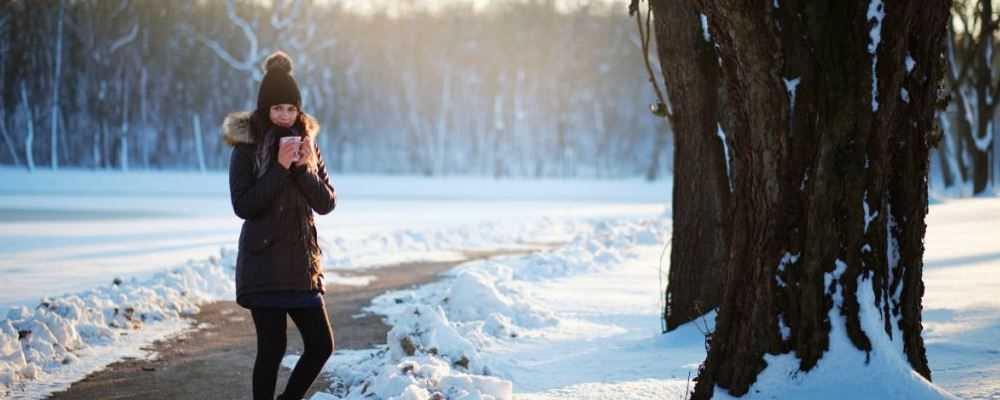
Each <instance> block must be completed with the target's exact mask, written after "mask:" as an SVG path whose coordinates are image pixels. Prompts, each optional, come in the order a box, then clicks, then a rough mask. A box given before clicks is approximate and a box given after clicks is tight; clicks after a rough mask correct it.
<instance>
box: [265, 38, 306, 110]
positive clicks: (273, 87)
mask: <svg viewBox="0 0 1000 400" xmlns="http://www.w3.org/2000/svg"><path fill="white" fill-rule="evenodd" d="M275 104H294V105H295V107H296V108H298V109H300V110H301V109H302V95H301V94H300V93H299V84H298V83H297V82H295V77H294V76H292V59H291V58H290V57H288V54H285V53H284V52H282V51H276V52H274V54H271V55H270V56H268V57H267V60H265V61H264V79H262V80H261V81H260V90H259V91H258V92H257V109H258V110H260V111H268V110H270V109H271V106H273V105H275Z"/></svg>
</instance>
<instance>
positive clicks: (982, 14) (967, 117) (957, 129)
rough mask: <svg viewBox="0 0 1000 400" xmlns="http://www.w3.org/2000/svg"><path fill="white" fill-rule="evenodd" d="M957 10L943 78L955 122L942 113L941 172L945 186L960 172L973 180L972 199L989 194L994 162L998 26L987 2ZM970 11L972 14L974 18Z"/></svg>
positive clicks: (965, 4) (999, 86)
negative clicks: (945, 72) (994, 38)
mask: <svg viewBox="0 0 1000 400" xmlns="http://www.w3.org/2000/svg"><path fill="white" fill-rule="evenodd" d="M953 10H954V15H955V18H951V19H950V20H949V23H948V37H947V40H946V41H945V43H946V45H947V51H946V58H945V59H946V60H947V62H948V72H947V74H946V75H945V76H946V77H947V83H948V88H949V89H950V92H951V98H952V101H953V104H954V109H955V112H954V121H955V122H954V123H952V122H951V121H948V120H945V119H947V118H948V117H947V116H946V115H944V114H942V116H941V118H942V122H944V124H943V125H944V126H945V127H947V129H945V131H944V134H945V135H946V137H944V138H943V139H944V140H943V143H942V146H941V148H942V151H941V153H940V154H941V155H942V168H943V171H942V172H943V174H945V183H946V184H949V183H952V182H954V181H955V177H954V176H953V174H955V173H958V174H959V179H960V180H961V181H962V182H964V181H966V180H967V179H970V180H971V181H972V193H973V194H980V193H983V192H985V191H986V190H987V185H988V184H989V182H990V179H991V177H990V175H991V173H992V172H993V171H992V170H993V168H992V165H991V162H990V161H991V160H990V157H991V156H992V155H993V148H994V147H995V144H994V143H995V140H994V130H995V127H994V125H993V124H992V123H991V122H992V120H993V118H994V117H995V114H996V110H997V100H996V99H997V96H1000V79H998V77H1000V75H998V74H996V73H995V72H994V71H993V64H994V61H995V59H994V58H995V54H996V52H995V50H996V49H995V48H994V47H995V44H994V40H993V37H994V35H995V34H996V31H997V24H998V21H997V19H996V18H995V17H994V16H993V4H992V2H991V1H989V0H975V2H974V3H972V4H971V7H970V4H969V3H968V2H967V1H958V2H956V3H955V5H954V7H953ZM968 10H972V12H971V15H969V14H970V13H969V12H968ZM959 24H960V25H959ZM977 29H978V30H977ZM970 164H971V165H970Z"/></svg>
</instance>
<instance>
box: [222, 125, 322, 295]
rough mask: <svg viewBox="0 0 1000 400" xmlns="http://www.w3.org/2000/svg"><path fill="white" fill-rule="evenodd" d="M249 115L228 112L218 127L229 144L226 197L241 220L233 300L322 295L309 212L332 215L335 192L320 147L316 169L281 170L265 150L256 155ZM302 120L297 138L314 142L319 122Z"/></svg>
mask: <svg viewBox="0 0 1000 400" xmlns="http://www.w3.org/2000/svg"><path fill="white" fill-rule="evenodd" d="M250 117H251V113H250V112H237V113H232V114H229V115H228V116H226V119H225V121H224V122H223V124H222V135H223V140H224V141H225V142H226V143H227V144H229V145H231V146H233V152H232V158H231V159H230V163H229V193H230V198H231V200H232V204H233V211H235V212H236V215H237V216H238V217H240V218H242V219H243V220H244V222H243V228H242V230H241V231H240V239H239V251H238V255H237V257H236V297H237V301H239V298H240V296H242V295H244V294H249V293H260V292H274V291H319V292H324V284H323V270H322V265H321V256H322V251H321V250H320V247H319V242H318V239H317V237H316V227H315V223H314V221H313V211H315V212H317V213H319V214H327V213H329V212H330V211H332V210H333V208H334V206H335V204H336V193H335V192H334V189H333V186H332V185H331V184H330V178H329V176H328V175H327V171H326V165H325V163H324V162H323V158H322V156H321V155H320V153H319V148H318V146H315V141H314V142H313V143H314V147H313V150H314V151H315V153H316V161H317V162H316V168H315V171H312V170H308V169H307V168H305V167H304V166H292V167H291V168H289V169H285V168H283V167H282V166H281V165H280V164H278V161H277V157H269V156H267V154H271V152H270V151H258V150H260V149H258V143H256V142H257V141H256V140H255V138H254V135H253V133H252V132H251V128H250ZM303 121H304V124H303V125H305V126H304V127H302V130H304V132H303V133H302V134H303V135H307V136H310V137H313V138H314V139H315V137H316V134H317V133H318V132H319V124H318V123H317V122H316V120H315V119H314V118H312V117H311V116H309V115H307V114H303ZM268 139H271V138H270V137H268V138H267V139H264V140H261V141H262V142H267V141H269V140H268ZM270 142H271V146H269V147H274V146H276V144H275V143H274V142H275V140H270ZM267 150H270V149H267ZM275 154H276V153H275Z"/></svg>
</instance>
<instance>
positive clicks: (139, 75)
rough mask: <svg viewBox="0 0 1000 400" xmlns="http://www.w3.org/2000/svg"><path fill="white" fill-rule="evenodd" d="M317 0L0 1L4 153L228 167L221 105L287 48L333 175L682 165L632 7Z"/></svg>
mask: <svg viewBox="0 0 1000 400" xmlns="http://www.w3.org/2000/svg"><path fill="white" fill-rule="evenodd" d="M271 3H273V6H272V5H269V4H271ZM320 3H321V4H313V2H312V1H281V0H275V1H273V2H260V1H200V0H171V1H159V0H131V1H130V0H45V1H39V0H23V1H9V0H8V1H3V0H0V75H2V76H3V79H2V81H0V133H2V135H3V137H2V139H3V143H2V144H0V146H2V148H0V164H8V165H19V166H22V167H29V168H59V167H62V166H72V167H85V168H95V169H136V168H139V169H206V170H212V169H215V170H219V169H225V168H226V167H227V164H228V160H229V159H228V157H229V151H228V147H227V146H226V145H224V144H223V143H222V142H221V140H220V137H219V125H220V124H221V121H222V118H223V116H224V115H225V114H226V113H227V112H230V111H237V110H249V109H250V108H251V107H253V105H254V104H255V101H256V90H257V85H258V79H260V76H261V70H260V64H261V62H262V61H263V59H264V57H266V56H267V55H268V54H269V53H270V52H271V51H273V50H275V49H281V50H284V51H286V52H287V53H289V54H290V55H291V56H292V57H293V59H294V61H295V75H296V77H297V79H298V80H299V84H300V86H301V88H302V90H303V95H304V109H305V111H307V112H309V113H311V114H313V115H314V116H316V117H317V118H318V119H319V120H320V122H321V123H322V124H323V126H324V128H323V133H322V136H321V138H320V145H321V146H322V149H323V152H324V155H325V158H326V159H327V162H328V164H329V167H330V168H331V169H332V170H334V171H338V172H372V173H416V174H426V175H449V174H476V175H488V176H545V177H575V176H584V177H623V176H656V175H657V174H659V173H663V172H664V171H666V170H667V165H668V164H669V159H670V157H669V153H670V152H669V151H667V150H668V148H669V146H670V140H669V138H667V137H666V135H667V134H668V133H667V132H668V127H667V126H665V124H664V122H663V121H662V120H660V119H657V118H655V117H653V116H652V115H651V114H650V113H649V111H648V105H649V103H650V102H652V94H651V89H650V87H649V86H648V83H647V82H646V79H647V75H646V73H645V70H644V67H643V66H642V58H641V56H640V55H639V49H638V44H637V42H636V40H637V39H636V36H637V34H636V33H635V32H634V30H635V26H634V22H633V21H632V20H630V19H629V18H628V17H627V16H626V15H625V6H624V2H622V4H617V3H611V4H609V3H607V2H595V3H594V4H591V5H589V6H583V7H578V8H574V9H572V10H570V11H566V10H562V11H560V10H558V9H557V7H556V5H555V4H554V2H553V1H552V0H547V1H532V2H520V1H514V2H497V3H495V4H491V5H490V6H489V7H488V8H487V9H485V10H479V11H474V10H473V9H472V8H471V6H455V7H451V8H447V9H445V10H440V11H438V12H434V13H431V12H428V11H423V12H410V13H407V14H405V15H401V16H395V17H393V16H388V15H385V14H378V13H376V14H374V15H361V14H358V13H355V12H352V11H350V10H347V9H345V8H344V6H342V5H341V4H340V3H338V2H336V1H327V2H320ZM657 135H664V136H662V137H660V140H657Z"/></svg>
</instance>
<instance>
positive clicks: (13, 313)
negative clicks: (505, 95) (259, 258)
mask: <svg viewBox="0 0 1000 400" xmlns="http://www.w3.org/2000/svg"><path fill="white" fill-rule="evenodd" d="M334 182H335V185H336V187H337V189H338V200H339V204H338V208H337V210H336V211H334V213H333V214H331V215H329V216H323V217H319V218H318V224H319V231H320V237H321V240H322V242H323V246H324V250H325V254H326V256H327V259H326V264H327V266H328V268H329V269H331V270H332V271H334V272H336V271H337V270H345V269H354V268H359V267H364V266H371V265H380V264H384V263H392V262H402V261H413V260H420V259H441V258H454V257H457V256H458V255H459V254H458V253H457V251H459V250H465V249H490V248H501V247H504V248H506V247H516V246H525V245H527V244H530V243H532V242H565V243H566V244H565V245H563V246H561V247H559V248H556V249H553V250H549V251H545V252H541V253H535V254H532V255H528V256H522V257H505V258H499V259H493V260H489V261H480V262H473V263H467V264H464V265H462V266H460V267H458V268H456V269H455V270H453V271H452V272H451V273H450V276H449V277H448V278H447V279H444V280H442V281H439V282H436V283H432V284H429V285H425V286H422V287H419V288H416V289H412V290H407V291H399V292H392V293H387V294H385V295H383V296H381V297H379V298H377V299H376V300H375V301H374V302H373V304H372V305H371V307H370V308H369V310H368V311H369V312H371V313H377V314H381V315H384V316H385V319H386V320H387V321H388V322H389V323H390V324H391V326H393V329H392V331H391V332H390V333H389V335H388V337H387V341H388V343H389V345H388V346H386V347H379V348H373V349H369V350H362V351H348V352H337V353H336V354H335V356H334V357H332V358H331V360H330V361H329V363H328V364H327V366H326V370H325V373H326V374H327V375H328V376H329V377H330V378H331V379H332V381H333V382H335V383H334V385H333V386H331V387H330V388H328V389H327V391H326V393H321V394H318V395H316V396H314V397H313V398H314V399H360V398H366V397H365V396H366V395H367V394H370V393H374V394H376V395H377V396H378V397H379V398H384V399H400V400H403V399H431V398H434V397H433V395H434V393H435V392H440V393H441V394H443V395H445V396H446V397H447V398H449V399H476V398H479V399H488V398H494V399H509V398H520V399H528V400H543V399H544V400H549V399H608V398H614V399H651V398H668V399H674V398H682V397H683V395H684V393H685V392H686V391H687V390H688V389H689V388H690V387H691V386H692V385H693V384H692V383H690V382H689V378H692V377H693V376H694V375H695V374H696V370H697V367H698V364H699V363H700V362H701V361H702V360H703V359H704V355H705V352H704V336H703V333H704V332H706V331H708V330H710V329H712V324H713V318H714V317H713V316H708V317H706V318H705V319H703V320H699V321H697V323H692V324H689V325H687V326H684V327H681V328H680V329H678V330H677V331H675V332H672V333H670V334H666V335H663V334H661V333H660V329H661V326H660V320H659V315H660V309H661V290H662V287H663V285H665V283H666V282H665V278H666V272H667V268H669V266H668V265H667V264H666V260H663V263H662V265H661V257H662V256H663V255H664V254H665V253H664V248H663V243H665V241H666V240H667V238H668V237H669V234H670V228H671V227H670V220H669V212H667V213H664V211H665V210H666V207H665V205H666V204H669V190H670V188H669V183H659V184H646V183H643V182H641V181H625V182H620V181H618V182H614V181H571V182H564V181H531V180H500V181H497V180H491V179H478V178H448V179H426V178H413V177H402V178H400V177H380V176H349V177H338V178H335V181H334ZM666 211H669V210H666ZM997 220H1000V199H997V198H981V199H972V200H954V201H945V202H941V203H936V204H935V205H933V206H932V207H931V208H930V214H929V216H928V231H927V237H926V249H927V253H926V264H927V266H926V268H925V279H924V281H925V284H926V293H925V297H924V326H925V333H924V336H925V338H926V341H927V348H928V359H929V360H930V365H931V368H932V373H933V378H934V384H933V385H931V384H929V383H927V382H925V381H922V380H920V379H918V378H916V377H913V376H912V374H909V372H908V370H906V369H905V368H902V367H901V366H900V365H899V364H898V361H899V359H898V357H893V354H892V353H891V352H886V353H885V354H882V353H878V354H875V355H874V356H873V360H875V361H874V362H873V363H872V364H871V365H870V366H868V367H865V366H863V364H862V363H861V362H860V361H859V360H861V359H863V355H861V354H860V353H858V352H857V351H855V350H853V349H852V348H849V347H843V348H840V347H837V344H838V343H841V342H837V339H836V338H835V339H834V341H833V342H832V343H833V346H834V348H835V350H836V351H834V352H832V353H829V354H827V356H826V357H824V359H823V360H822V361H821V363H820V365H819V366H818V367H817V369H815V370H814V371H813V372H811V373H809V374H798V375H796V376H795V378H794V379H791V380H789V379H787V377H788V373H789V367H788V364H787V363H783V360H781V359H775V360H772V361H773V362H772V363H771V365H772V367H771V368H770V369H769V370H766V371H765V372H764V374H762V377H761V379H760V380H759V381H758V384H757V385H756V386H755V387H754V388H753V390H752V392H751V393H754V394H756V396H755V397H759V398H770V396H773V395H775V394H776V393H779V394H788V393H800V394H803V393H807V394H808V397H809V398H823V396H827V395H828V396H827V397H830V398H833V397H834V396H836V398H840V397H841V396H842V394H843V392H842V390H843V389H844V388H845V387H847V385H853V386H852V387H854V388H858V387H859V386H860V387H863V388H868V389H871V390H869V391H867V392H863V391H860V390H857V391H855V393H854V394H855V396H852V397H857V398H876V397H878V398H886V397H887V396H888V397H894V396H905V397H907V398H913V397H912V396H914V395H922V397H924V398H927V397H931V398H933V397H939V398H943V397H947V395H946V394H942V391H947V392H950V393H952V394H954V395H956V396H958V397H961V398H969V399H998V398H1000V343H998V342H997V341H996V338H997V337H1000V299H998V298H997V296H996V294H997V293H1000V242H997V240H996V238H997V237H1000V235H998V234H1000V228H997V227H995V226H994V225H995V223H993V221H997ZM0 226H2V227H3V229H2V230H0V236H2V238H3V239H4V240H5V241H6V243H7V244H8V246H4V248H3V249H0V273H3V276H4V279H5V280H4V284H3V289H4V290H2V291H0V308H5V309H6V310H3V313H2V314H0V317H2V316H6V318H5V319H2V320H0V393H5V392H6V394H7V395H8V396H9V397H11V398H40V397H43V396H44V394H45V393H48V392H51V391H52V390H58V389H59V388H61V387H65V385H67V384H69V383H70V382H72V381H73V380H75V379H79V378H80V377H82V376H83V375H84V374H85V373H86V372H88V371H91V370H93V369H96V368H100V367H102V366H104V365H106V364H107V363H110V362H112V361H114V360H115V359H117V358H119V357H123V356H128V355H132V356H135V355H141V354H142V352H141V351H140V350H139V348H140V347H141V346H142V345H143V344H145V343H148V342H149V341H151V340H153V339H156V338H159V337H163V336H165V335H169V334H171V333H174V332H177V330H178V329H181V328H182V327H183V326H184V317H185V316H186V315H190V314H192V313H194V312H197V309H198V305H199V304H201V303H203V302H205V301H209V300H212V299H220V298H221V299H228V298H231V297H232V264H233V258H234V254H233V245H234V244H235V240H236V237H237V235H238V230H239V220H238V219H236V218H235V216H233V215H232V211H231V210H230V208H229V201H228V191H227V186H226V177H225V176H224V175H222V174H208V175H201V174H196V173H144V172H137V173H128V174H120V173H100V174H95V173H92V172H80V171H63V172H60V173H58V174H53V173H50V172H47V171H39V172H38V173H35V174H30V175H29V174H26V173H24V172H23V171H15V170H4V169H0ZM115 278H120V280H118V281H117V283H112V281H113V280H114V279H115ZM356 283H357V284H364V282H363V280H361V281H360V282H356ZM29 332H30V333H29ZM834 333H835V334H838V333H837V332H834ZM841 344H842V343H841ZM294 361H295V356H294V355H290V356H289V357H288V358H287V359H286V360H285V364H286V365H291V364H292V363H294ZM866 382H867V383H866ZM859 383H861V384H863V385H859ZM864 385H867V386H864ZM831 388H833V389H831ZM795 391H798V392H795ZM865 395H867V396H868V397H865ZM719 397H720V398H722V397H724V396H723V395H722V394H721V393H720V394H719ZM779 397H781V396H780V395H779Z"/></svg>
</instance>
